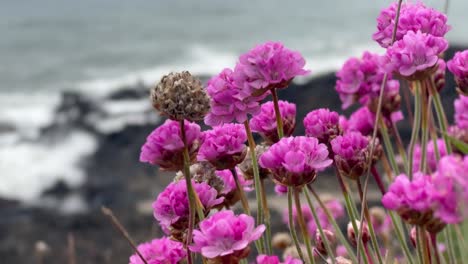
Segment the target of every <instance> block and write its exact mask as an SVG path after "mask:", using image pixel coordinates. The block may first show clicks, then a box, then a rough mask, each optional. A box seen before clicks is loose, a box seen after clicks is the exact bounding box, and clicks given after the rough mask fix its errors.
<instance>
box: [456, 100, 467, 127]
mask: <svg viewBox="0 0 468 264" xmlns="http://www.w3.org/2000/svg"><path fill="white" fill-rule="evenodd" d="M454 106H455V124H456V125H457V126H458V127H459V128H461V129H468V96H464V95H460V97H459V98H458V99H457V100H455V102H454Z"/></svg>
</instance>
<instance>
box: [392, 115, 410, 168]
mask: <svg viewBox="0 0 468 264" xmlns="http://www.w3.org/2000/svg"><path fill="white" fill-rule="evenodd" d="M391 129H392V132H393V134H394V135H395V138H396V142H397V148H398V153H400V156H401V158H402V159H403V165H404V166H405V171H407V170H408V167H407V166H408V157H407V155H406V154H407V153H406V149H405V146H404V145H403V140H402V139H401V136H400V132H399V131H398V129H397V127H396V123H395V122H392V127H391Z"/></svg>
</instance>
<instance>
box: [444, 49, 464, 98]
mask: <svg viewBox="0 0 468 264" xmlns="http://www.w3.org/2000/svg"><path fill="white" fill-rule="evenodd" d="M447 67H448V69H449V70H450V71H451V72H452V73H453V75H454V76H455V81H456V82H457V85H458V88H459V90H460V91H461V92H462V93H463V94H464V95H466V96H468V50H464V51H458V52H457V53H455V56H453V58H452V59H451V60H450V61H448V62H447Z"/></svg>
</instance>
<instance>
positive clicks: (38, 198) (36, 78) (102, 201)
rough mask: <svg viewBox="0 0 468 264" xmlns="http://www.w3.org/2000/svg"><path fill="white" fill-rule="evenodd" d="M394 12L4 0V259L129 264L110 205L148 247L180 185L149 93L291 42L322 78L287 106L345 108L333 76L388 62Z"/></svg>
mask: <svg viewBox="0 0 468 264" xmlns="http://www.w3.org/2000/svg"><path fill="white" fill-rule="evenodd" d="M424 2H425V3H426V4H428V5H431V6H433V7H435V8H437V9H439V10H442V9H443V6H444V1H441V0H432V1H424ZM390 3H391V1H388V0H386V1H371V0H367V1H365V0H361V1H349V0H329V1H312V0H296V1H288V2H285V1H279V0H254V1H218V0H199V1H182V0H158V1H144V0H133V1H123V0H101V1H95V0H80V1H59V0H42V1H23V0H17V1H7V0H0V62H1V63H0V175H1V176H0V215H1V217H0V257H1V258H2V259H5V260H6V261H7V262H4V263H26V262H36V261H40V260H41V259H42V260H44V261H45V262H44V263H64V261H65V260H66V259H67V258H69V255H70V254H76V255H77V258H78V259H79V262H80V263H97V262H100V263H106V262H109V263H110V262H112V263H126V262H127V257H128V255H130V254H131V250H130V249H129V248H128V247H127V245H126V244H125V241H123V240H122V239H121V238H120V237H119V236H118V235H117V234H116V233H115V232H114V230H112V228H111V227H110V225H109V224H108V222H107V221H106V219H105V218H103V217H102V216H101V215H100V213H99V208H100V206H101V205H106V206H110V207H111V208H112V209H113V210H114V211H115V212H116V214H117V215H118V216H119V217H120V218H121V220H122V221H123V222H124V223H125V225H126V226H127V227H128V228H129V230H131V233H132V235H134V237H135V238H136V240H137V241H143V240H147V239H150V238H151V237H154V236H157V235H158V234H160V232H159V230H158V229H157V228H156V227H155V225H154V223H153V220H152V216H151V207H150V204H151V201H152V199H154V197H156V195H157V193H158V192H160V191H161V190H162V189H163V188H164V186H165V184H167V182H169V181H170V180H171V176H170V174H168V173H163V172H159V171H158V170H157V168H154V167H150V166H146V165H144V164H141V163H139V162H138V157H139V148H140V146H141V145H142V143H143V142H144V140H145V138H146V136H147V134H149V133H150V132H151V131H152V130H153V129H154V128H155V127H156V125H157V124H158V123H159V122H161V118H160V117H159V116H158V115H157V113H155V112H153V111H152V110H151V105H150V102H149V100H148V99H147V94H148V89H149V87H151V86H152V85H154V84H155V82H156V81H158V80H159V79H160V78H161V77H162V75H164V74H166V73H168V72H170V71H180V70H189V71H191V72H192V73H193V74H196V75H198V76H199V77H200V78H202V79H203V80H205V81H206V80H207V78H209V77H210V76H212V75H214V74H216V73H218V72H220V71H221V70H222V69H223V68H225V67H233V66H234V65H235V62H236V59H237V57H238V56H239V54H241V53H244V52H246V51H247V50H249V49H250V48H252V47H253V46H254V45H256V44H259V43H262V42H265V41H268V40H272V41H282V42H283V43H284V44H285V45H286V46H287V47H289V48H291V49H294V50H298V51H300V52H301V53H302V54H303V55H304V57H305V58H306V61H307V68H309V69H311V70H312V74H311V75H310V76H309V77H308V78H306V79H300V80H298V82H297V83H296V84H294V85H293V87H292V88H291V89H289V91H288V92H284V94H283V98H287V99H288V100H290V101H293V102H296V103H302V105H301V107H302V108H304V111H310V110H311V109H313V108H316V107H330V108H333V109H339V108H340V102H339V100H338V96H337V95H336V94H335V93H334V91H333V89H334V81H335V79H334V74H333V72H334V71H335V70H337V69H338V68H339V67H340V66H341V65H342V63H343V62H344V61H345V60H346V59H347V58H348V57H349V56H359V55H360V54H361V53H362V52H363V51H364V50H371V51H373V52H381V53H382V50H381V49H380V48H379V47H378V46H377V44H375V43H374V42H373V41H372V39H371V35H372V33H373V32H374V31H375V29H376V17H377V15H378V13H379V11H380V9H382V8H383V7H386V6H388V5H389V4H390ZM466 10H468V1H465V0H452V1H450V6H449V11H448V17H449V24H451V25H452V26H453V29H452V30H451V31H450V32H449V33H448V35H447V37H448V39H449V40H450V42H451V45H452V46H456V47H463V46H464V47H465V48H466V44H468V34H467V31H466V25H467V22H468V21H467V19H466ZM451 89H452V90H450V93H452V94H453V93H454V92H453V88H451ZM303 95H306V96H303ZM319 97H320V99H318V98H319ZM300 100H303V101H300ZM449 107H450V106H449ZM304 111H303V112H301V113H302V114H304ZM301 118H302V117H301V116H299V117H298V123H302V122H301ZM298 130H299V132H300V130H301V127H300V126H299V128H298ZM70 245H74V246H73V247H70ZM70 248H74V250H70Z"/></svg>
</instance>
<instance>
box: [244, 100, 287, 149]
mask: <svg viewBox="0 0 468 264" xmlns="http://www.w3.org/2000/svg"><path fill="white" fill-rule="evenodd" d="M278 105H279V109H280V113H281V119H282V120H283V132H284V136H285V137H289V136H290V135H291V134H292V133H293V132H294V128H295V127H296V105H295V104H292V103H289V102H286V101H281V100H280V101H278ZM250 127H251V128H252V131H253V132H257V133H259V134H260V135H261V136H262V138H264V139H265V141H267V142H268V143H276V142H278V140H279V137H278V131H277V125H276V115H275V109H274V105H273V102H266V103H264V104H262V106H261V110H260V113H259V114H257V115H255V116H253V117H252V119H251V120H250Z"/></svg>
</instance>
